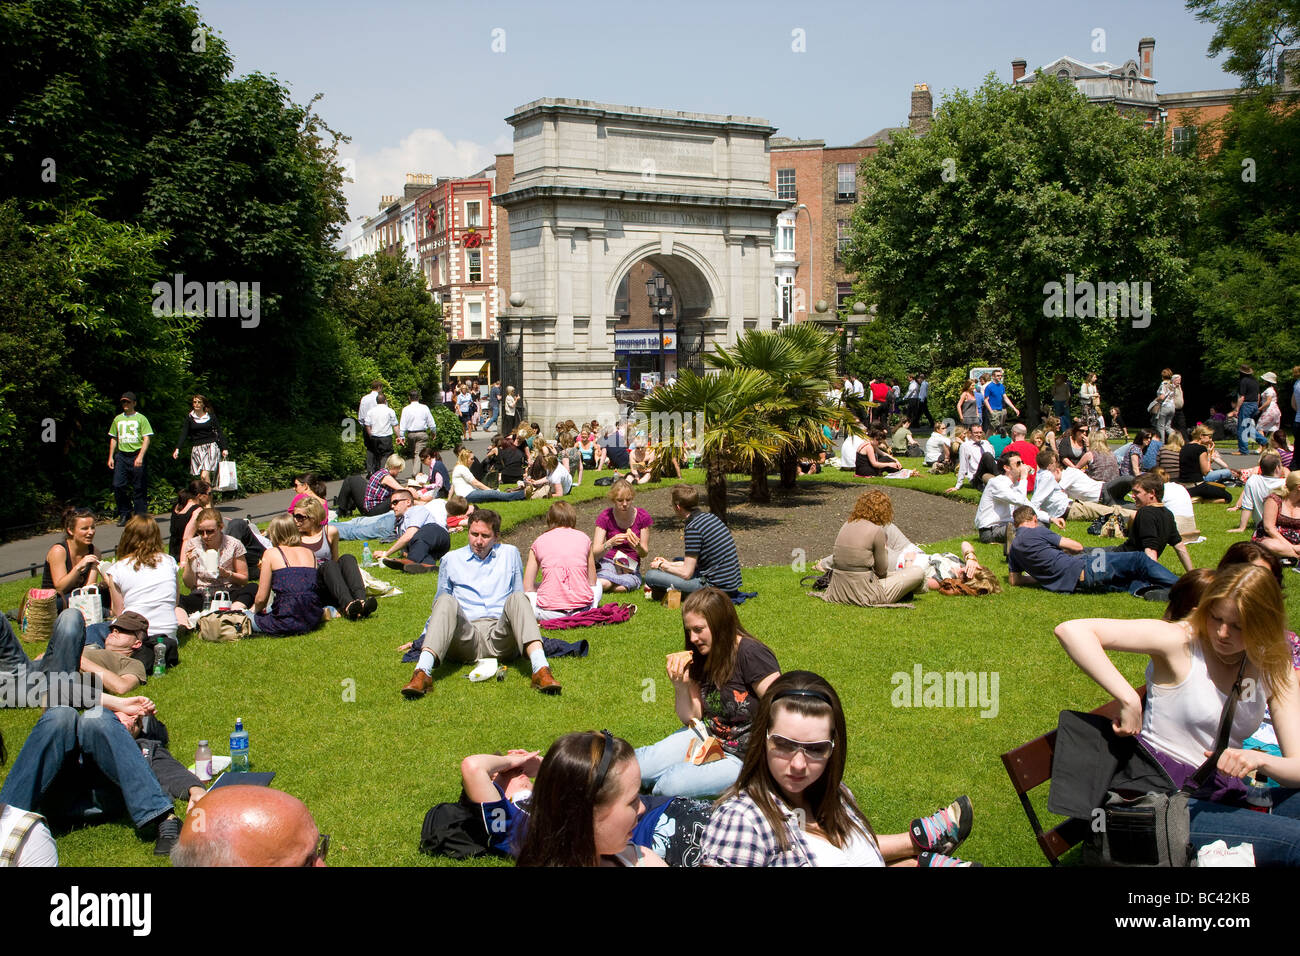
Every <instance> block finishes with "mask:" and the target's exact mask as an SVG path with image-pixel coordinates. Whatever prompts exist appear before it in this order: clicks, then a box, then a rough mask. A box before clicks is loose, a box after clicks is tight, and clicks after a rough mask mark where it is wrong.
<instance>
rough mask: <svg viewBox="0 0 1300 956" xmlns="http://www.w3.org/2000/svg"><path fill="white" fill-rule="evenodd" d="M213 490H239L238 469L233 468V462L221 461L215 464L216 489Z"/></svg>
mask: <svg viewBox="0 0 1300 956" xmlns="http://www.w3.org/2000/svg"><path fill="white" fill-rule="evenodd" d="M215 490H216V491H237V490H239V469H237V468H236V467H235V463H234V462H233V461H228V460H225V459H223V460H222V461H220V462H219V463H218V464H217V487H216V489H215Z"/></svg>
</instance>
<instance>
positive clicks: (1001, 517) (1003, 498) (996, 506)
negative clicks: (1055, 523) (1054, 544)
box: [975, 475, 1051, 529]
mask: <svg viewBox="0 0 1300 956" xmlns="http://www.w3.org/2000/svg"><path fill="white" fill-rule="evenodd" d="M1027 484H1028V483H1027V482H1026V481H1025V479H1023V478H1021V479H1020V483H1019V484H1018V485H1013V484H1012V483H1011V479H1010V478H1008V477H1007V476H1006V475H997V476H996V477H993V478H990V479H989V480H988V483H987V484H985V486H984V493H983V494H982V495H980V503H979V507H978V508H976V509H975V527H976V529H979V528H992V527H994V526H995V525H1000V524H1010V523H1011V512H1012V511H1014V510H1015V509H1016V508H1019V507H1020V506H1021V505H1027V504H1029V499H1028V498H1026V497H1025V487H1026V485H1027ZM1034 511H1035V513H1036V514H1037V515H1038V520H1040V521H1042V522H1044V523H1047V522H1048V521H1050V520H1051V516H1050V515H1049V514H1047V512H1045V511H1041V510H1039V509H1038V508H1034Z"/></svg>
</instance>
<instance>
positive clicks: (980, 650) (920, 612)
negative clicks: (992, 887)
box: [0, 472, 1300, 866]
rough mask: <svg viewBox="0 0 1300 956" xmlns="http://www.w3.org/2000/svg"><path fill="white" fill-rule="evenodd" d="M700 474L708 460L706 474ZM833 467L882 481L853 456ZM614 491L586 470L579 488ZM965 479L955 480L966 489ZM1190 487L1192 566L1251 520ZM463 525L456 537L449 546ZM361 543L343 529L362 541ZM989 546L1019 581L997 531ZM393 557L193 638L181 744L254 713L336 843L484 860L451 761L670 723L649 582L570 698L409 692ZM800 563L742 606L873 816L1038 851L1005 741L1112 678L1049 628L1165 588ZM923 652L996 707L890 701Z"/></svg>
mask: <svg viewBox="0 0 1300 956" xmlns="http://www.w3.org/2000/svg"><path fill="white" fill-rule="evenodd" d="M686 478H687V479H688V480H691V479H694V480H702V474H700V473H699V472H690V473H687V475H686ZM951 479H952V476H950V475H945V476H929V475H925V476H922V477H919V478H916V479H912V480H910V481H905V482H903V483H902V485H903V487H908V488H919V489H921V490H930V491H939V490H941V488H946V487H949V486H950V484H951ZM801 480H818V478H817V477H815V476H814V477H810V478H804V479H801ZM822 480H837V481H839V480H848V481H859V482H862V483H873V482H874V481H876V480H875V479H853V478H852V476H850V475H846V474H843V473H831V474H827V475H825V476H824V478H823V479H822ZM605 491H606V489H605V488H596V487H593V486H591V485H590V483H589V482H587V483H584V485H583V486H582V487H580V488H578V489H575V496H576V497H577V498H579V499H585V498H593V497H597V496H599V495H602V494H604V493H605ZM973 495H974V493H972V492H966V491H964V490H963V492H962V493H961V494H960V495H959V497H966V498H971V500H973ZM547 504H548V503H547V502H545V501H541V502H511V503H505V504H502V505H500V511H501V513H502V515H503V520H504V524H505V526H506V527H510V526H513V525H514V524H516V523H518V522H519V521H522V520H527V518H529V517H533V516H535V515H538V514H541V513H542V512H544V510H545V508H546V506H547ZM1196 508H1197V518H1198V523H1199V525H1200V527H1201V528H1202V529H1203V530H1204V531H1205V532H1206V534H1207V536H1208V538H1209V540H1208V541H1207V542H1206V543H1204V544H1200V545H1194V546H1193V547H1192V548H1191V552H1192V556H1193V559H1194V560H1196V562H1197V564H1198V565H1212V564H1213V563H1214V562H1215V561H1216V560H1217V558H1218V556H1219V555H1220V554H1221V553H1222V552H1223V549H1224V548H1226V547H1227V545H1228V544H1230V543H1231V542H1232V541H1234V540H1239V539H1240V537H1241V536H1240V535H1231V534H1228V533H1227V532H1226V531H1224V530H1222V529H1225V528H1227V527H1228V526H1230V525H1231V524H1234V523H1235V522H1232V521H1231V520H1230V519H1231V517H1232V516H1231V515H1228V514H1226V513H1224V512H1223V511H1222V506H1211V505H1197V506H1196ZM1066 533H1067V534H1068V535H1070V536H1072V537H1075V538H1077V539H1080V540H1084V541H1085V542H1087V541H1095V540H1096V539H1089V538H1088V536H1087V534H1086V532H1085V530H1084V526H1083V523H1081V522H1073V523H1071V525H1070V526H1069V528H1068V529H1067V531H1066ZM795 534H797V532H792V537H793V536H794V535H795ZM463 541H464V538H463V537H458V538H456V539H454V542H455V543H456V544H457V546H459V544H460V543H463ZM792 544H800V545H802V546H804V547H805V548H806V549H807V550H808V552H809V553H810V554H813V553H816V554H822V553H826V552H827V551H829V549H830V542H822V541H817V542H811V541H809V542H793V541H792ZM957 544H958V539H952V540H950V541H947V542H940V543H939V544H938V545H936V546H935V547H936V548H938V549H942V550H956V548H957ZM357 545H359V542H352V543H350V544H348V545H345V549H346V550H351V551H353V552H354V553H355V552H359V550H360V549H359V547H357ZM976 549H977V551H978V552H979V554H980V558H981V560H982V561H984V563H985V564H986V565H988V566H989V567H992V568H994V569H995V570H996V571H998V572H999V574H1000V575H1001V576H1002V577H1003V580H1004V581H1005V565H1004V564H1003V563H1002V559H1001V555H1000V547H999V546H997V545H979V544H976ZM1173 562H1176V558H1175V557H1174V555H1173V554H1172V553H1171V552H1166V564H1168V566H1170V567H1171V568H1175V569H1177V565H1176V563H1173ZM381 576H385V577H388V578H390V579H393V580H396V581H397V582H398V584H399V586H400V587H401V588H402V590H403V591H404V592H405V594H404V595H403V596H400V597H395V598H385V599H382V600H381V601H380V610H379V612H378V613H377V614H376V615H375V616H374V617H373V618H371V619H369V620H367V621H362V622H356V623H353V622H348V621H344V620H338V621H332V622H330V623H329V624H327V625H326V626H325V627H324V628H322V629H321V630H319V631H317V632H315V633H313V634H309V635H305V636H302V637H296V638H289V639H284V640H273V639H261V640H252V641H246V642H242V643H239V644H229V645H213V644H205V643H203V642H202V641H198V640H194V641H190V642H189V643H188V644H187V645H186V646H185V647H184V648H183V649H182V659H183V664H182V665H181V666H180V667H179V668H178V669H176V670H175V671H174V672H172V673H169V674H168V675H167V676H166V677H164V678H162V679H160V680H158V681H154V682H151V683H150V684H149V685H148V687H147V689H146V692H147V693H148V694H149V695H150V696H151V697H152V698H153V699H154V700H155V701H156V702H157V704H158V711H159V714H160V716H161V717H162V718H163V720H164V721H165V722H166V723H167V725H168V727H169V729H170V731H171V735H172V740H173V743H174V747H173V750H174V753H176V755H177V756H178V758H180V759H182V760H183V761H184V762H186V763H188V762H189V761H190V759H191V758H192V755H193V751H194V747H195V746H196V744H197V741H198V740H199V738H207V739H208V740H210V741H211V742H212V744H213V750H214V752H216V753H226V752H228V750H227V748H226V737H227V735H228V734H229V732H230V730H231V728H232V727H233V726H234V721H235V718H236V717H237V716H238V717H243V718H244V723H245V726H246V727H247V729H248V731H249V733H250V735H251V742H252V758H253V764H254V769H259V770H274V771H276V774H277V776H276V779H275V786H277V787H279V788H282V789H284V790H287V791H290V792H292V793H294V794H296V795H297V796H299V797H301V798H302V799H303V800H304V801H306V803H307V804H308V806H310V807H311V809H312V812H313V814H314V815H315V817H316V820H317V822H318V824H319V825H320V827H321V830H322V831H323V832H327V833H330V834H331V835H332V838H333V840H332V845H331V851H330V863H331V864H333V865H353V866H408V865H416V866H432V865H452V866H455V865H470V864H458V863H455V862H453V861H450V860H446V859H433V858H430V857H427V856H423V855H421V854H420V853H419V852H418V850H417V845H418V842H419V831H420V823H421V821H422V819H423V816H424V813H425V811H426V810H427V809H428V808H429V807H430V806H431V805H433V804H434V803H437V802H440V801H447V800H454V799H456V796H457V794H458V792H459V786H460V783H459V772H458V770H459V761H460V758H461V757H463V756H464V755H466V754H469V753H475V752H484V751H492V750H499V749H504V748H508V747H529V748H537V749H543V750H544V749H545V748H546V747H547V746H548V745H549V744H550V743H551V741H552V740H554V739H555V738H556V737H557V736H559V735H560V734H562V733H565V732H568V731H570V730H579V729H591V728H600V727H608V728H609V729H610V730H612V731H613V732H615V733H616V734H618V735H620V736H623V737H626V738H627V739H628V740H630V741H631V742H632V743H633V744H635V745H641V744H646V743H651V742H653V741H655V740H658V739H660V738H661V737H663V736H665V735H667V734H668V733H669V732H670V731H672V730H675V729H676V727H677V720H676V718H675V716H674V714H673V706H672V698H673V694H672V687H671V685H670V684H669V682H668V680H667V678H666V676H665V674H664V655H665V654H666V653H669V652H671V651H674V650H679V649H680V648H681V646H682V636H681V623H680V612H676V611H669V610H668V609H666V608H664V607H662V606H660V605H657V604H654V603H652V602H649V601H646V600H644V599H643V598H642V597H641V596H640V595H639V594H638V595H632V596H630V597H629V598H625V600H627V599H630V600H633V601H635V602H636V603H637V604H638V605H639V607H640V609H639V611H638V613H637V615H636V617H634V618H633V619H632V620H631V621H630V622H629V623H627V624H623V625H619V626H616V627H607V628H599V629H594V630H589V631H584V632H583V633H582V635H581V636H582V637H584V638H587V639H588V640H590V641H591V644H592V653H591V656H589V657H588V658H585V659H582V660H576V659H558V660H556V661H554V662H553V663H554V669H555V672H556V675H557V677H558V678H559V679H560V680H561V681H562V682H563V683H564V694H563V695H562V696H561V697H558V698H546V697H542V696H541V695H538V694H535V693H533V692H532V691H531V690H530V689H529V687H528V667H527V662H526V661H515V662H513V663H512V665H511V669H510V673H509V675H508V677H507V679H506V680H505V681H504V682H503V683H496V682H488V683H485V684H470V683H469V682H468V681H466V680H465V679H464V675H465V674H466V673H468V670H469V668H468V667H460V666H456V667H444V668H443V669H442V670H440V671H439V672H438V673H437V674H435V677H436V684H435V687H434V690H433V692H432V693H431V694H430V695H429V696H428V697H426V698H425V699H424V700H421V701H415V702H408V701H406V700H403V699H402V698H401V696H400V695H399V694H398V689H399V688H400V687H401V686H402V685H403V684H404V683H405V682H406V680H407V679H408V678H409V677H410V674H411V665H409V664H402V663H401V661H400V655H399V654H398V653H397V651H396V647H397V646H398V645H399V644H402V643H404V642H406V641H409V640H411V639H412V638H414V637H416V636H417V635H418V634H419V632H420V629H421V627H422V625H423V622H424V619H425V617H426V615H427V614H428V611H429V607H430V605H431V603H432V599H433V595H434V591H435V589H436V584H437V582H436V577H435V576H434V575H424V576H418V577H415V576H402V575H397V574H393V573H391V572H385V571H383V570H382V569H381ZM799 577H800V573H799V572H796V571H794V570H792V569H791V568H789V567H761V568H747V569H746V570H745V574H744V582H745V587H746V589H747V590H751V591H758V592H759V593H760V597H759V598H758V599H757V600H754V601H751V602H748V603H746V604H745V605H744V606H743V607H741V608H740V616H741V620H742V621H743V623H744V624H745V626H746V628H747V629H749V630H750V631H751V632H752V633H754V634H755V635H756V636H758V637H759V638H761V639H762V640H763V641H765V642H766V643H767V644H768V645H769V646H771V647H772V649H773V650H774V651H775V652H776V654H777V657H778V659H779V660H780V662H781V665H782V667H783V668H785V669H787V670H794V669H806V670H814V671H817V672H819V673H821V674H823V675H824V676H825V677H827V678H828V679H829V680H830V681H831V682H832V683H833V684H834V685H835V687H836V688H837V689H838V690H839V691H840V694H841V696H842V697H843V698H844V701H845V707H846V714H847V719H848V727H849V736H850V740H849V758H848V767H847V777H846V782H847V783H848V784H849V786H850V787H852V789H853V790H854V792H855V793H856V794H857V797H858V800H859V803H860V804H861V806H862V807H863V808H864V809H865V810H866V812H867V813H868V814H869V815H870V817H871V819H872V823H873V824H874V825H875V827H876V828H877V829H878V830H881V831H883V832H894V831H898V830H901V829H903V828H904V827H906V826H907V825H908V823H909V822H910V820H911V819H912V817H913V816H915V815H918V814H922V813H928V812H930V811H931V810H933V809H935V808H936V807H938V806H940V805H942V804H946V803H947V802H949V801H950V800H952V799H953V798H954V797H955V796H957V795H958V794H960V793H969V794H970V795H971V799H972V801H973V804H974V807H975V814H976V825H975V830H974V834H973V835H972V837H971V839H970V840H969V841H968V842H967V844H966V845H965V846H964V847H963V849H962V853H963V855H965V856H968V857H969V858H971V859H975V860H980V861H982V862H984V863H986V864H989V865H999V866H1038V865H1043V863H1044V861H1043V859H1042V856H1041V854H1040V853H1039V851H1038V849H1037V847H1036V846H1035V845H1034V842H1033V839H1032V837H1031V834H1030V831H1029V827H1028V824H1027V823H1026V821H1025V818H1024V814H1023V812H1022V810H1021V808H1020V805H1019V802H1018V801H1017V799H1016V797H1015V795H1014V794H1013V792H1012V789H1011V786H1010V783H1009V781H1008V780H1007V777H1006V773H1005V771H1004V770H1003V768H1002V765H1001V761H1000V760H999V759H998V755H999V754H1000V753H1002V752H1003V751H1006V750H1008V749H1010V748H1012V747H1014V746H1017V745H1018V744H1021V743H1023V742H1025V741H1026V740H1028V739H1030V738H1031V737H1034V736H1036V735H1038V734H1040V733H1043V732H1044V731H1046V730H1049V729H1051V728H1052V727H1053V726H1054V725H1055V722H1056V715H1057V712H1058V711H1060V710H1061V709H1064V708H1074V709H1080V710H1088V709H1091V708H1092V707H1095V706H1097V705H1098V704H1100V703H1102V702H1103V700H1104V697H1105V694H1104V692H1102V691H1101V690H1100V689H1099V688H1098V687H1097V686H1096V685H1095V684H1093V683H1092V682H1091V681H1090V680H1088V679H1087V678H1086V677H1084V676H1083V675H1082V674H1081V673H1080V672H1079V671H1078V669H1077V668H1076V667H1075V666H1074V665H1073V664H1072V663H1071V662H1070V661H1069V660H1068V659H1067V658H1066V656H1065V654H1064V652H1062V650H1061V649H1060V646H1059V645H1058V643H1057V641H1056V639H1055V637H1054V636H1053V634H1052V628H1053V626H1054V625H1055V624H1056V623H1058V622H1059V621H1061V620H1064V619H1067V618H1071V617H1087V616H1105V617H1154V616H1156V615H1157V614H1158V612H1159V611H1160V609H1161V607H1162V606H1161V605H1153V604H1149V603H1146V602H1143V601H1139V600H1135V599H1133V598H1131V597H1129V596H1128V595H1127V594H1115V595H1104V596H1063V595H1054V594H1049V593H1046V592H1042V591H1037V590H1029V589H1015V590H1009V591H1007V592H1005V593H1003V594H1002V595H999V596H995V597H985V598H945V597H939V596H937V595H933V594H930V595H925V596H923V597H921V598H919V599H918V600H917V601H916V607H915V609H912V610H906V609H870V608H851V607H841V606H837V605H828V604H824V603H822V602H821V601H820V600H817V599H815V598H811V597H808V596H806V595H805V594H804V592H803V590H802V589H801V588H800V587H799V583H798V580H799ZM1285 577H1286V579H1287V583H1286V587H1287V591H1288V593H1289V595H1290V597H1291V599H1292V600H1291V608H1290V624H1291V627H1292V628H1293V629H1297V628H1300V612H1297V610H1296V606H1297V603H1298V602H1297V600H1296V597H1297V595H1296V591H1297V587H1298V586H1300V575H1295V574H1293V573H1291V572H1286V574H1285ZM29 584H30V582H21V583H10V584H7V585H4V586H0V604H2V605H3V606H4V607H10V608H11V607H16V606H17V604H18V602H19V599H20V597H21V594H22V592H23V590H24V589H25V588H26V587H28V586H29ZM562 636H566V637H567V636H568V635H562ZM38 647H39V646H38ZM29 650H30V648H29ZM31 653H35V651H34V650H31ZM1118 660H1119V663H1120V666H1121V668H1122V669H1123V671H1124V673H1125V674H1126V675H1127V676H1129V678H1130V679H1131V680H1133V681H1135V682H1136V681H1138V680H1140V679H1141V675H1142V670H1143V661H1142V660H1140V659H1137V658H1135V657H1123V656H1121V657H1120V658H1119V659H1118ZM918 664H919V665H921V666H922V669H923V670H925V671H939V672H947V671H961V672H974V673H979V672H986V673H989V674H997V676H998V701H997V714H996V716H989V717H981V716H980V708H979V707H966V708H961V709H958V708H948V709H945V708H926V707H910V708H903V707H894V706H891V695H892V694H893V692H894V690H895V683H894V681H892V680H891V678H892V677H893V675H895V674H899V673H902V674H906V675H908V678H909V681H910V676H911V674H912V671H913V668H914V667H915V666H916V665H918ZM38 717H39V714H38V713H37V712H35V711H15V710H0V730H3V732H4V734H5V737H6V740H7V741H8V743H9V748H10V752H11V760H12V758H13V756H15V755H16V752H17V750H18V749H19V747H20V746H21V742H22V740H23V739H24V738H25V736H26V734H27V732H28V731H29V730H30V729H31V727H32V726H33V725H34V724H35V722H36V720H37V718H38ZM5 769H7V768H3V769H0V775H2V774H3V773H4V771H5ZM1041 802H1042V801H1040V804H1041ZM178 806H180V805H178ZM1045 819H1046V818H1045ZM58 844H59V855H60V859H61V861H62V862H63V863H64V864H65V865H72V866H122V865H127V866H131V865H134V866H157V865H166V864H165V861H160V860H156V859H155V858H154V857H153V856H152V853H151V847H150V846H149V845H148V844H145V843H142V842H141V841H139V840H138V839H137V838H136V836H135V834H134V831H133V830H132V829H131V828H130V826H129V824H127V823H125V822H121V823H110V824H103V825H99V826H95V827H90V828H83V829H80V830H76V831H73V832H71V833H68V834H66V835H60V836H59V838H58ZM478 862H480V863H484V864H487V865H501V861H496V860H485V861H478Z"/></svg>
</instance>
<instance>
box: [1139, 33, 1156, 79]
mask: <svg viewBox="0 0 1300 956" xmlns="http://www.w3.org/2000/svg"><path fill="white" fill-rule="evenodd" d="M1155 56H1156V41H1155V39H1154V38H1153V37H1143V38H1142V39H1141V40H1138V66H1140V67H1141V68H1142V75H1143V76H1145V77H1151V76H1154V75H1155V74H1154V73H1153V72H1152V71H1153V70H1154V69H1155Z"/></svg>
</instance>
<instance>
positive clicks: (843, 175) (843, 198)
mask: <svg viewBox="0 0 1300 956" xmlns="http://www.w3.org/2000/svg"><path fill="white" fill-rule="evenodd" d="M837 182H838V185H837V186H836V188H835V201H836V202H853V201H855V200H856V199H857V198H858V167H856V166H854V165H853V164H852V163H840V164H839V175H838V176H837Z"/></svg>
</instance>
